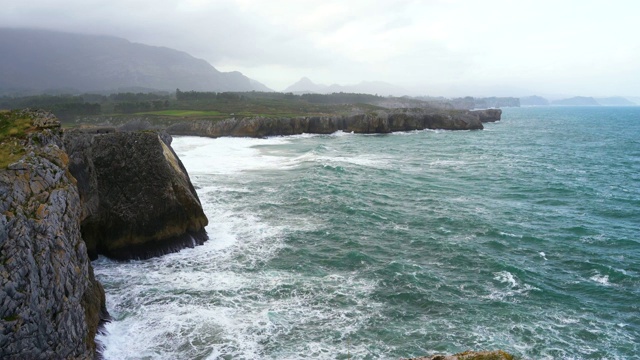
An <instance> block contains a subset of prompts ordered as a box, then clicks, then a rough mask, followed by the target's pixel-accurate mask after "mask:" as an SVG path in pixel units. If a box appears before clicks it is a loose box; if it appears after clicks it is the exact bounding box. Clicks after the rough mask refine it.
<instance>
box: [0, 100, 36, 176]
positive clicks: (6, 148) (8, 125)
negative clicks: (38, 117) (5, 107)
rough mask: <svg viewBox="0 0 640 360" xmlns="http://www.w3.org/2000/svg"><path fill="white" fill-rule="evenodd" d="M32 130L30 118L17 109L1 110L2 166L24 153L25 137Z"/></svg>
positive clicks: (0, 159) (17, 158) (0, 153)
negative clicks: (16, 110)
mask: <svg viewBox="0 0 640 360" xmlns="http://www.w3.org/2000/svg"><path fill="white" fill-rule="evenodd" d="M32 130H33V127H32V125H31V119H30V118H25V117H23V116H22V115H21V114H20V113H19V112H15V111H0V168H5V167H7V166H8V165H9V164H11V163H13V162H15V161H17V160H19V159H20V157H22V155H24V146H23V142H24V138H25V136H26V135H27V134H28V133H29V132H30V131H32Z"/></svg>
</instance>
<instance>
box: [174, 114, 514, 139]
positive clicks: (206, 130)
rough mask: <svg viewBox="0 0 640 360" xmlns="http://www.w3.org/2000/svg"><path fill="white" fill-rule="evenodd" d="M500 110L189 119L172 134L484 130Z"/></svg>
mask: <svg viewBox="0 0 640 360" xmlns="http://www.w3.org/2000/svg"><path fill="white" fill-rule="evenodd" d="M501 115H502V110H500V109H487V110H475V111H462V110H460V111H449V112H423V111H416V112H410V111H400V112H398V111H396V112H390V113H386V112H378V113H370V114H364V113H363V114H357V115H351V116H312V117H293V118H275V119H273V118H263V117H253V118H242V119H237V118H231V119H226V120H222V121H217V122H212V121H207V120H196V121H185V122H179V123H177V124H174V125H171V126H169V127H167V128H166V131H167V132H168V133H170V134H172V135H191V136H208V137H224V136H232V137H266V136H282V135H285V136H286V135H299V134H303V133H307V134H331V133H334V132H336V131H345V132H353V133H357V134H385V133H391V132H397V131H412V130H425V129H433V130H436V129H440V130H480V129H483V125H482V123H483V122H493V121H499V120H500V118H501Z"/></svg>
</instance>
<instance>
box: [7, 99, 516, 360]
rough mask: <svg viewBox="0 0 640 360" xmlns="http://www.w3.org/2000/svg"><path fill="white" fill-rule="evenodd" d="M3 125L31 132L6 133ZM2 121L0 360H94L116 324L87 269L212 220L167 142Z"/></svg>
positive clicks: (155, 247)
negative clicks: (104, 332) (102, 337)
mask: <svg viewBox="0 0 640 360" xmlns="http://www.w3.org/2000/svg"><path fill="white" fill-rule="evenodd" d="M500 116H501V111H500V110H499V109H491V110H483V111H475V112H456V113H455V114H453V115H452V114H448V115H447V114H442V113H438V114H424V113H420V114H407V113H393V114H375V115H363V114H362V115H354V116H350V117H344V116H342V117H341V116H335V117H309V118H290V119H265V118H251V119H240V120H236V119H229V120H224V121H220V122H217V123H216V122H206V121H198V122H190V123H181V124H177V125H174V126H172V127H169V128H168V129H167V130H168V131H169V132H171V133H173V134H180V135H198V136H212V137H218V136H250V137H263V136H274V135H294V134H301V133H319V134H329V133H333V132H335V131H348V132H351V131H352V132H355V133H388V132H392V131H410V130H421V129H451V130H470V129H481V128H482V122H486V121H497V120H499V119H500ZM7 119H9V120H11V121H14V120H15V121H20V122H22V123H25V121H27V120H28V123H27V124H26V125H25V127H24V129H22V128H20V129H18V128H11V126H12V125H11V122H10V121H5V120H7ZM0 120H2V121H3V123H2V126H5V125H6V126H8V127H9V128H8V131H7V132H6V134H4V133H0V151H6V152H7V154H6V155H3V156H5V158H6V159H13V158H14V157H15V158H16V159H17V160H16V161H13V160H12V161H11V162H10V163H9V164H8V166H6V168H0V229H1V231H0V358H2V359H25V358H42V359H44V358H65V359H66V358H74V359H93V358H96V357H98V356H99V350H100V346H99V344H97V343H96V342H95V335H96V333H97V332H98V331H100V327H101V325H102V324H104V322H106V321H109V314H108V312H107V310H106V304H105V294H104V290H103V288H102V285H101V284H100V283H99V282H98V281H97V280H96V279H95V277H94V274H93V268H92V266H91V262H90V260H91V259H95V258H97V256H98V255H104V256H107V257H110V258H113V259H117V260H128V259H143V258H149V257H153V256H159V255H163V254H166V253H169V252H175V251H178V250H180V249H183V248H185V247H193V246H195V245H198V244H202V243H203V242H204V241H206V240H207V238H208V237H207V234H206V231H205V226H206V225H207V223H208V220H207V218H206V216H205V214H204V212H203V210H202V206H201V204H200V200H199V199H198V195H197V193H196V191H195V189H194V187H193V185H192V184H191V181H190V179H189V176H188V174H187V171H186V169H185V168H184V166H183V165H182V162H181V161H180V160H179V159H178V157H177V155H176V154H175V152H174V151H173V149H172V148H171V146H170V145H171V136H170V135H168V134H167V133H165V132H162V131H149V130H144V131H139V130H137V129H135V128H136V127H135V126H134V127H133V128H134V129H130V130H134V131H123V130H125V129H126V127H123V128H122V129H121V130H120V131H116V129H115V128H110V127H101V128H86V129H79V130H72V131H67V132H63V131H62V129H61V127H60V122H59V121H58V120H57V119H56V118H55V116H53V115H52V114H49V113H46V112H43V111H13V112H0ZM0 130H3V131H4V130H5V129H4V128H0ZM7 134H8V135H7ZM16 149H17V150H16ZM9 155H11V156H9ZM425 359H432V360H435V359H449V357H432V358H425ZM451 359H493V357H486V358H476V357H468V356H467V357H452V358H451ZM495 359H502V358H495ZM504 359H510V358H509V357H504Z"/></svg>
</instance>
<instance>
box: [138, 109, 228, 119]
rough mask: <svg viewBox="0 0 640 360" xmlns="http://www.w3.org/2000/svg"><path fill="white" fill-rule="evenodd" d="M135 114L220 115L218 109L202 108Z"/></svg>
mask: <svg viewBox="0 0 640 360" xmlns="http://www.w3.org/2000/svg"><path fill="white" fill-rule="evenodd" d="M136 115H161V116H179V117H203V116H221V115H223V114H222V113H220V112H219V111H214V110H212V111H202V110H161V111H149V112H139V113H136Z"/></svg>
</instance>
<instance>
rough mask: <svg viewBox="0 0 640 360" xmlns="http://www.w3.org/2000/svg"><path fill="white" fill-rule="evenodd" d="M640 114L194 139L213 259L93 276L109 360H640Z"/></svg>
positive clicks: (192, 167)
mask: <svg viewBox="0 0 640 360" xmlns="http://www.w3.org/2000/svg"><path fill="white" fill-rule="evenodd" d="M639 136H640V107H636V108H609V107H607V108H604V107H598V108H569V107H567V108H562V107H549V108H514V109H505V110H504V114H503V121H501V122H498V123H495V124H487V125H486V128H485V130H483V131H462V132H452V131H417V132H409V133H397V134H391V135H354V134H344V133H336V134H333V135H330V136H310V135H309V136H305V135H303V136H295V137H278V138H269V139H230V138H222V139H207V138H195V137H181V138H176V139H175V140H174V144H173V146H174V148H175V149H176V151H177V153H178V154H179V156H180V157H181V159H182V161H183V162H184V164H185V166H186V168H187V169H188V170H189V172H190V174H191V178H192V181H193V182H194V184H195V186H196V188H197V189H198V193H199V196H200V199H201V200H202V202H203V206H204V208H205V211H206V213H207V216H208V217H209V221H210V223H211V225H209V227H208V228H207V230H208V232H209V235H210V237H211V240H209V241H208V242H207V243H206V244H205V245H203V246H200V247H196V248H194V249H187V250H184V251H182V252H180V253H177V254H172V255H168V256H164V257H162V258H157V259H151V260H146V261H132V262H130V263H116V262H112V261H109V260H106V259H100V260H98V261H97V262H95V263H94V266H95V268H96V273H97V276H98V278H99V279H100V280H101V281H102V282H103V284H104V285H105V288H106V291H107V294H108V295H107V301H108V308H109V311H110V313H111V314H112V315H113V316H114V317H115V321H114V322H112V323H110V324H109V325H108V326H107V330H108V332H109V333H108V335H104V336H101V337H100V339H101V341H102V342H103V343H104V344H105V346H106V350H105V353H104V354H105V356H106V357H107V358H108V359H140V358H143V359H187V358H188V359H300V358H318V359H397V358H400V357H409V356H417V355H430V354H433V353H436V352H444V353H454V352H459V351H464V350H467V349H496V348H500V349H504V350H507V351H510V352H512V353H515V354H518V355H521V356H524V357H525V358H530V359H604V358H606V359H631V358H638V354H639V353H640V138H639Z"/></svg>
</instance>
